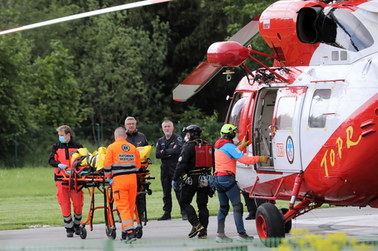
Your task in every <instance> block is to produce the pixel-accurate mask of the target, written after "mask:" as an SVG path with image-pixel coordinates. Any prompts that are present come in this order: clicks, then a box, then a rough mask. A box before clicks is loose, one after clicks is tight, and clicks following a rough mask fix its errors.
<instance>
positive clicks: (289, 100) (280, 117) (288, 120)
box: [276, 96, 297, 130]
mask: <svg viewBox="0 0 378 251" xmlns="http://www.w3.org/2000/svg"><path fill="white" fill-rule="evenodd" d="M296 102H297V99H296V97H294V96H293V97H291V96H290V97H282V98H280V100H279V103H278V107H277V113H276V128H277V130H291V129H292V124H293V116H294V111H295V104H296Z"/></svg>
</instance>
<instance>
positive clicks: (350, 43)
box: [328, 8, 374, 52]
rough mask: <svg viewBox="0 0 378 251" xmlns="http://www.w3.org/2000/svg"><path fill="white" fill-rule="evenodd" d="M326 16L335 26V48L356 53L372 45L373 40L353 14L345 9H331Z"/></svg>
mask: <svg viewBox="0 0 378 251" xmlns="http://www.w3.org/2000/svg"><path fill="white" fill-rule="evenodd" d="M328 16H329V18H331V19H332V20H333V21H334V22H335V24H336V34H335V36H336V37H335V44H334V45H335V46H337V47H340V48H343V49H346V50H349V51H354V52H357V51H361V50H363V49H366V48H368V47H370V46H372V45H373V44H374V38H373V36H372V35H371V34H370V32H369V30H368V29H367V28H366V27H365V26H364V25H363V24H362V22H361V21H360V20H359V19H358V18H357V17H356V16H355V15H354V14H353V13H351V12H349V11H347V10H345V9H341V8H333V9H332V10H331V11H330V12H329V14H328Z"/></svg>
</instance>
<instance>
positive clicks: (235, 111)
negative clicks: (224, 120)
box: [228, 95, 247, 126]
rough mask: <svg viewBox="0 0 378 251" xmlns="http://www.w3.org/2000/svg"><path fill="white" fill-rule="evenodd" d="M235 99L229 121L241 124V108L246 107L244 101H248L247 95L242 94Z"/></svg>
mask: <svg viewBox="0 0 378 251" xmlns="http://www.w3.org/2000/svg"><path fill="white" fill-rule="evenodd" d="M238 98H239V99H238ZM234 100H236V102H235V103H234V104H233V106H232V110H231V113H230V118H229V121H228V123H229V124H233V125H236V126H237V125H239V121H240V115H241V110H242V108H243V107H244V103H245V102H246V100H247V97H241V95H240V96H237V97H235V99H234Z"/></svg>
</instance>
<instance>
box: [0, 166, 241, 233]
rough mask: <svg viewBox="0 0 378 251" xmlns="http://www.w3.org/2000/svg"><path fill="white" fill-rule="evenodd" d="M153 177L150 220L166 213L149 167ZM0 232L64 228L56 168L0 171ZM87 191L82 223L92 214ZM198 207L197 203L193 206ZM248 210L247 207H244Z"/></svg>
mask: <svg viewBox="0 0 378 251" xmlns="http://www.w3.org/2000/svg"><path fill="white" fill-rule="evenodd" d="M149 170H150V172H151V175H150V176H154V177H155V179H154V180H149V181H150V182H151V186H150V188H151V189H152V195H147V213H148V218H149V219H157V218H158V217H160V216H161V215H162V214H163V209H162V207H163V200H162V188H161V184H160V166H159V165H158V164H153V165H151V166H149ZM0 184H1V193H0V230H10V229H22V228H29V227H39V226H42V225H49V226H62V225H63V220H62V216H61V213H60V207H59V205H58V202H57V200H56V197H55V194H56V188H55V183H54V179H53V169H52V168H49V167H40V168H32V167H30V168H11V169H0ZM172 196H173V198H174V199H173V210H172V217H174V218H178V217H180V212H179V206H178V203H177V201H176V199H175V197H174V194H173V192H172ZM88 197H89V196H88V192H87V191H85V205H84V210H83V220H85V219H86V217H87V213H88V211H89V208H88V205H89V201H88ZM95 201H96V204H95V205H96V206H102V205H103V204H102V203H103V202H102V201H103V197H102V194H101V193H100V192H99V191H96V197H95ZM194 204H195V203H194ZM245 210H246V208H245ZM209 211H210V214H211V215H215V214H216V213H217V211H218V199H217V198H216V197H215V196H214V197H213V198H210V199H209ZM103 222H104V216H103V210H102V209H98V210H96V211H95V216H94V223H103Z"/></svg>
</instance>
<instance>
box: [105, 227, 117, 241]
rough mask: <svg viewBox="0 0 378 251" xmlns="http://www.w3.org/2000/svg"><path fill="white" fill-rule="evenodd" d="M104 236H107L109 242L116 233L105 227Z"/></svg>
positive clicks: (113, 238) (112, 229)
mask: <svg viewBox="0 0 378 251" xmlns="http://www.w3.org/2000/svg"><path fill="white" fill-rule="evenodd" d="M106 236H108V238H109V239H111V240H115V238H116V236H117V232H116V230H115V229H114V228H109V227H106Z"/></svg>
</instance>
